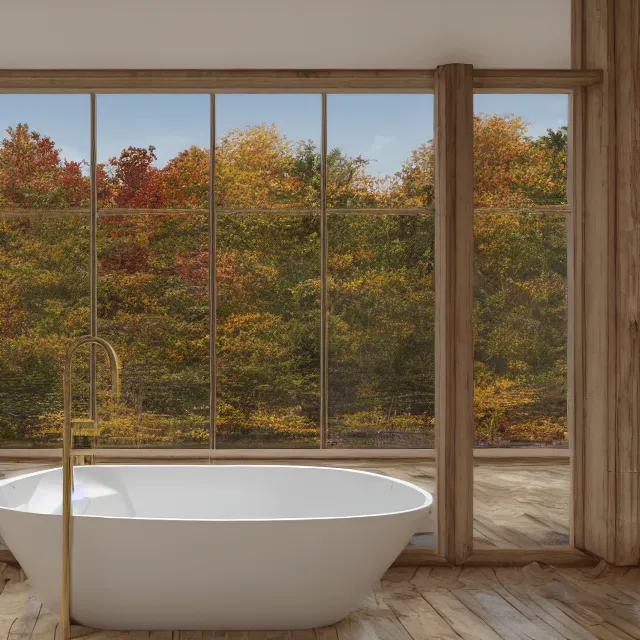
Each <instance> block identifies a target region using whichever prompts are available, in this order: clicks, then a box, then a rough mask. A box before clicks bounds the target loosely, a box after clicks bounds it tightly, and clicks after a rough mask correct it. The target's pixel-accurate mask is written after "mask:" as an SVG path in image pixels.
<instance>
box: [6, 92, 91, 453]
mask: <svg viewBox="0 0 640 640" xmlns="http://www.w3.org/2000/svg"><path fill="white" fill-rule="evenodd" d="M89 124H90V123H89V97H88V96H82V95H76V96H57V95H47V96H30V95H29V96H28V95H20V96H17V95H13V96H10V95H4V96H0V129H2V132H3V135H2V140H1V141H0V224H1V228H0V288H1V289H2V301H1V302H0V445H1V446H19V447H28V446H47V445H58V444H59V439H60V436H61V430H62V409H63V405H62V370H63V363H64V357H65V354H66V351H67V349H68V347H69V344H70V342H71V339H72V338H73V337H75V336H80V335H82V334H84V333H88V331H89V176H88V165H87V162H86V161H87V159H88V158H89V155H90V154H89V145H90V143H89ZM87 398H88V359H87V358H86V353H84V354H82V353H80V354H78V357H77V358H76V361H75V363H74V400H75V407H74V408H75V410H76V411H77V412H83V411H84V412H86V411H87Z"/></svg>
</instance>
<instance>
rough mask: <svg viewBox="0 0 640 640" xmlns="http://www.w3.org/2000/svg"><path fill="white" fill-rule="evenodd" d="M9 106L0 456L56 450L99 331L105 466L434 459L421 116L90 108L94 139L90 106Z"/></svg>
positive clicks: (371, 106)
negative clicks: (110, 452)
mask: <svg viewBox="0 0 640 640" xmlns="http://www.w3.org/2000/svg"><path fill="white" fill-rule="evenodd" d="M2 100H3V103H2V104H3V106H4V107H5V108H4V109H3V111H2V117H3V120H2V124H3V126H4V128H5V130H6V132H7V134H6V135H7V137H6V139H5V140H4V141H3V142H2V146H1V148H0V159H1V160H2V162H1V164H0V189H1V191H0V209H2V215H3V225H4V228H3V244H2V254H1V255H2V260H3V269H2V278H3V282H4V284H5V291H6V298H5V303H4V306H5V312H4V313H3V327H2V333H1V335H2V338H1V339H2V348H3V350H4V354H3V355H4V357H3V365H2V366H3V367H4V369H6V370H3V372H2V376H3V379H4V380H5V381H6V384H4V385H3V390H2V393H1V394H0V403H1V408H2V411H0V414H1V418H0V420H2V428H3V433H2V441H3V444H5V445H6V446H9V445H12V444H15V443H22V444H24V443H32V444H43V443H48V442H51V443H53V442H55V441H56V439H57V438H58V437H59V432H60V424H61V411H60V410H61V406H60V401H61V397H60V387H61V371H62V357H63V355H64V353H65V350H66V348H67V346H68V344H69V342H68V338H69V337H71V336H76V335H81V334H86V333H90V332H91V331H92V330H95V331H97V335H99V336H102V337H104V338H106V339H107V340H109V341H110V342H112V343H113V345H114V346H115V349H116V351H117V353H118V355H119V357H120V360H121V365H122V396H121V398H119V399H117V400H116V399H114V398H111V397H110V395H109V391H108V384H107V376H106V372H105V362H104V360H103V358H102V356H99V357H98V360H97V364H96V374H95V375H93V374H92V373H91V370H90V366H89V364H90V358H89V357H88V350H87V354H86V357H79V358H78V363H77V364H76V369H77V371H76V376H75V381H74V389H75V397H76V399H77V401H78V402H77V407H76V409H77V411H78V412H84V413H86V412H87V411H90V404H91V403H90V402H89V397H90V393H89V390H90V388H94V389H95V392H96V393H95V396H96V404H97V407H98V410H97V415H98V418H99V424H100V438H99V444H100V445H101V446H110V447H132V446H134V447H145V446H162V447H176V446H188V447H194V446H195V447H199V446H202V447H207V446H209V444H210V442H211V441H212V440H213V441H214V442H215V446H216V447H219V448H247V447H254V448H255V447H261V448H283V447H285V448H286V447H288V448H290V447H298V448H300V447H302V448H304V447H318V446H319V445H320V444H321V433H324V434H325V441H324V442H323V443H322V444H323V445H324V446H329V447H357V448H366V447H383V448H384V447H400V448H405V447H421V448H433V447H434V407H433V395H434V392H433V385H434V356H433V353H434V333H433V318H434V275H433V271H434V253H433V252H434V217H433V204H434V185H433V170H434V167H433V142H432V137H433V135H432V132H433V100H432V98H431V96H426V95H405V96H402V95H369V96H358V95H336V96H328V98H326V103H325V104H326V112H324V116H326V117H324V116H323V97H322V96H321V95H319V94H316V95H297V96H296V95H257V96H256V95H253V96H252V95H218V96H215V97H214V96H208V95H158V94H154V95H99V96H96V98H95V103H94V111H93V117H94V124H95V127H94V129H93V130H94V132H95V137H94V138H93V140H92V139H91V131H92V128H91V126H90V124H91V113H92V111H91V102H90V99H89V97H88V96H75V97H64V96H61V97H59V98H58V97H52V96H38V97H33V98H19V97H15V96H10V97H5V98H2ZM27 121H29V122H30V124H20V123H21V122H27ZM214 126H215V136H213V135H212V134H213V131H212V127H214ZM323 127H326V129H325V136H326V137H325V138H323ZM213 137H215V149H212V148H211V142H212V139H213ZM323 139H328V145H327V148H326V167H327V174H326V183H325V185H324V186H325V188H324V190H323V188H322V187H323V184H322V183H323V177H322V166H323V157H324V156H323V142H322V141H323ZM92 143H93V144H94V145H95V152H96V153H95V157H96V163H95V166H91V165H90V158H91V157H92V154H91V144H92ZM212 158H213V162H214V165H213V167H212V165H211V161H212ZM212 169H213V171H212ZM213 175H214V176H215V177H214V181H213V182H212V180H211V178H212V176H213ZM92 176H95V179H94V181H93V187H91V185H92V183H91V178H92ZM91 188H93V189H94V193H95V198H96V203H97V206H96V207H95V209H92V208H91V205H90V203H91ZM212 194H213V196H214V197H213V199H212V198H211V197H210V196H211V195H212ZM323 194H324V199H323ZM93 228H95V236H93V238H92V237H91V229H93ZM323 237H324V238H325V239H326V240H327V241H328V242H327V244H326V245H325V246H326V247H328V249H327V252H326V254H324V255H323V254H322V251H323V249H322V238H323ZM92 246H93V247H95V251H94V252H93V253H92V251H91V247H92ZM210 247H215V251H214V252H213V253H212V252H210ZM91 255H95V267H94V268H95V270H96V273H97V275H96V281H95V284H96V287H95V291H94V295H95V304H93V303H92V296H91V295H90V292H91V287H90V279H91V276H90V273H91V269H90V256H91ZM323 261H324V264H325V266H326V267H327V268H326V270H325V273H326V279H324V280H323V277H322V268H321V265H322V264H323ZM323 291H324V292H325V294H326V295H325V298H324V300H325V303H326V304H325V307H324V308H325V310H326V311H325V314H324V316H323V313H322V308H323V305H322V300H323ZM322 336H326V339H323V338H322ZM98 353H100V351H98ZM323 358H325V359H326V360H325V361H326V362H328V370H327V371H325V375H327V384H325V385H322V380H321V378H322V366H321V362H322V360H323ZM212 374H213V375H212ZM322 396H324V397H322ZM82 402H84V404H82ZM323 403H324V406H325V407H327V408H328V423H327V424H326V425H324V426H325V427H328V428H325V429H324V431H323V430H322V429H321V424H322V417H321V413H322V406H323Z"/></svg>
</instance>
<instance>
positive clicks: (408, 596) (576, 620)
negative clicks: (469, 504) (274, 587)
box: [0, 563, 640, 640]
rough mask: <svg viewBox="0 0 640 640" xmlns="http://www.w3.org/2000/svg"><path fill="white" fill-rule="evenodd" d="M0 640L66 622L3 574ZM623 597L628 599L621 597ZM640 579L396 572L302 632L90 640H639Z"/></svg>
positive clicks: (108, 634)
mask: <svg viewBox="0 0 640 640" xmlns="http://www.w3.org/2000/svg"><path fill="white" fill-rule="evenodd" d="M3 581H6V586H5V588H4V590H3V591H2V592H1V593H0V639H2V638H4V639H5V640H57V639H59V637H60V633H59V625H58V618H57V616H56V615H54V614H53V613H51V612H49V611H47V610H46V609H45V608H44V607H42V606H41V604H40V600H39V599H38V597H37V595H36V594H35V593H33V591H32V589H31V587H30V585H29V582H28V581H26V580H25V579H24V574H22V572H21V571H20V570H19V569H16V568H15V567H8V566H6V565H5V566H2V565H1V564H0V582H3ZM623 589H624V590H623ZM638 594H640V570H638V569H630V570H625V569H615V568H610V567H607V566H599V567H597V568H591V569H588V570H584V569H581V570H578V569H554V568H553V567H549V566H543V565H539V564H537V563H533V564H531V565H529V566H527V567H522V568H496V569H492V568H465V569H463V570H460V569H458V568H446V567H419V568H418V567H393V568H392V569H390V570H389V571H388V572H387V573H386V574H385V576H384V577H383V579H382V581H381V582H380V584H379V585H377V586H376V588H375V589H373V591H372V592H371V593H370V594H369V595H367V596H366V597H365V598H364V599H363V600H362V602H361V605H360V606H359V607H358V608H357V609H356V610H355V611H353V612H352V613H351V615H349V616H348V617H347V618H346V619H345V620H342V621H340V622H339V623H337V624H336V625H333V626H330V627H323V628H321V629H304V630H296V631H265V632H259V631H251V632H242V631H233V632H224V631H215V632H214V631H182V632H180V631H174V632H171V631H151V632H148V631H135V632H120V631H94V630H92V629H87V628H86V627H81V626H77V625H74V626H73V628H72V635H73V637H74V638H80V637H84V638H85V639H86V640H461V639H462V640H521V639H523V640H558V639H564V638H567V639H568V640H640V601H639V600H638V599H637V598H636V597H635V595H638Z"/></svg>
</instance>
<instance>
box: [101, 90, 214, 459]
mask: <svg viewBox="0 0 640 640" xmlns="http://www.w3.org/2000/svg"><path fill="white" fill-rule="evenodd" d="M97 110H98V162H99V167H98V197H99V204H98V206H99V211H98V260H99V266H98V274H99V285H98V333H99V335H100V336H102V337H104V338H106V339H107V340H109V341H111V342H112V343H113V345H114V347H115V348H116V351H117V352H118V355H119V357H120V359H121V365H122V399H121V402H120V403H117V404H115V405H113V404H112V405H111V407H110V411H109V414H108V415H106V416H105V418H104V419H103V422H102V429H101V438H102V442H101V444H102V445H103V446H125V447H126V446H146V445H150V446H151V445H155V446H174V447H175V446H189V447H193V446H208V445H209V404H210V403H209V389H210V386H209V298H208V291H209V275H208V264H209V252H208V237H209V227H208V198H209V135H210V134H209V132H210V129H209V126H210V125H209V123H210V110H209V97H208V96H200V95H198V96H190V95H171V96H169V95H154V96H145V95H135V96H133V95H109V96H99V97H98V104H97ZM100 381H101V383H102V381H103V377H102V376H101V379H100Z"/></svg>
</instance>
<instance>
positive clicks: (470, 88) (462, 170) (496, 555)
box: [0, 64, 603, 566]
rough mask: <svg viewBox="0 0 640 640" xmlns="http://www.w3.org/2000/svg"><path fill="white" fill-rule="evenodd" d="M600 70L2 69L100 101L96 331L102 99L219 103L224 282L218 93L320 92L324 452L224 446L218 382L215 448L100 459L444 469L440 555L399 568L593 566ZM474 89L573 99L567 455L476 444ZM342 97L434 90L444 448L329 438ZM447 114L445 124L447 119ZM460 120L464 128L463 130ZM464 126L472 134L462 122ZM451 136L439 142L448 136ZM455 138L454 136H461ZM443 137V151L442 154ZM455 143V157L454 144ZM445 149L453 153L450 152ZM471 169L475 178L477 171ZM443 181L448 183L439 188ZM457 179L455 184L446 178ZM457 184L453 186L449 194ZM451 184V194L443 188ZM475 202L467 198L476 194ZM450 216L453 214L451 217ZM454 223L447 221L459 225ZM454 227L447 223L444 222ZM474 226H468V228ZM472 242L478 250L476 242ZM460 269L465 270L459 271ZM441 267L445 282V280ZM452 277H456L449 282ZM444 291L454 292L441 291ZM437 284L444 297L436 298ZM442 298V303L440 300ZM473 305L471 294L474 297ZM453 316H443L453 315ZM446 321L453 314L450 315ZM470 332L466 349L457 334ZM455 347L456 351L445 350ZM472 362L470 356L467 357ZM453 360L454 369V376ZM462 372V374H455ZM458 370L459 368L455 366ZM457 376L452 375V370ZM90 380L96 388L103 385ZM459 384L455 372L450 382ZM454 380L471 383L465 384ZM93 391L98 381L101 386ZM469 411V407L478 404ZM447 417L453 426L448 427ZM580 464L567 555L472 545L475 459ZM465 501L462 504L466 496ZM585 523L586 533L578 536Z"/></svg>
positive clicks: (99, 453)
mask: <svg viewBox="0 0 640 640" xmlns="http://www.w3.org/2000/svg"><path fill="white" fill-rule="evenodd" d="M602 81H603V73H602V72H601V71H599V70H584V71H583V70H569V69H564V70H562V69H560V70H557V69H555V70H526V69H522V70H517V69H510V70H492V69H474V68H473V67H472V66H471V65H462V64H449V65H442V66H440V67H438V68H437V69H435V70H395V71H394V70H391V71H390V70H366V71H315V70H308V71H305V70H300V71H288V70H285V71H277V70H275V71H268V70H267V71H259V70H258V71H228V70H225V71H219V70H198V71H194V70H154V71H150V70H103V71H92V70H86V71H85V70H2V71H0V93H33V94H48V93H49V94H51V93H54V94H59V93H87V94H89V95H90V96H91V167H90V171H91V178H92V180H91V244H90V248H91V254H90V261H91V262H90V264H91V266H90V282H91V307H92V308H91V325H90V330H91V332H92V333H93V334H94V335H95V334H96V332H97V251H96V222H97V197H96V196H97V194H96V180H95V171H96V166H97V161H96V96H97V95H99V94H103V93H125V94H126V93H163V94H166V93H206V94H209V95H210V96H211V110H210V112H211V127H210V130H211V141H210V154H211V162H210V191H209V223H210V229H211V230H213V233H210V238H209V243H210V244H209V248H210V252H209V253H210V257H209V270H210V274H212V273H213V274H215V257H216V232H215V230H216V225H217V216H216V207H215V201H214V198H213V190H214V188H215V161H214V160H215V144H214V143H215V135H216V132H215V95H216V94H219V93H257V94H259V93H314V94H320V95H321V96H322V137H321V166H322V186H321V221H322V236H321V280H322V281H323V282H324V285H323V286H322V289H323V292H322V295H321V354H322V355H321V416H322V420H321V423H320V434H321V439H320V447H319V448H318V449H313V450H309V449H292V450H286V451H283V450H280V449H271V450H269V449H255V450H246V449H242V450H239V449H225V450H220V449H216V438H215V431H216V430H215V413H216V398H215V384H211V403H210V406H211V421H210V442H209V448H198V449H163V450H155V449H145V450H140V449H97V450H96V451H95V453H96V457H97V458H98V459H109V460H115V459H152V458H174V459H180V458H182V459H186V458H189V459H208V460H209V461H211V460H213V459H216V458H247V459H249V458H253V459H257V458H261V459H265V458H270V459H285V458H298V459H300V458H326V459H329V458H334V459H347V458H356V457H367V458H374V457H377V458H416V459H425V460H426V459H433V458H434V457H435V458H436V461H437V476H438V484H437V504H438V505H439V507H440V508H438V510H437V518H438V524H437V531H438V532H439V535H438V536H437V548H436V550H435V551H430V550H422V549H420V550H413V549H407V550H405V551H404V552H403V553H402V554H401V556H400V558H399V559H398V563H400V564H432V565H442V564H463V565H469V566H477V565H482V564H494V563H510V564H514V563H515V564H525V563H528V562H531V561H534V560H537V561H541V562H553V563H554V564H556V565H558V564H580V563H584V562H587V561H589V556H587V555H586V554H584V553H583V552H582V551H580V550H579V549H578V548H577V546H576V543H577V544H578V545H579V546H583V545H582V540H583V538H582V537H581V535H582V534H581V530H580V527H583V526H584V518H583V511H584V503H583V501H582V500H578V499H577V496H579V495H581V491H582V478H581V475H580V474H581V470H582V468H583V465H582V456H583V455H584V450H583V447H582V444H581V443H582V442H583V438H582V431H583V430H584V424H583V418H582V412H581V411H580V406H581V405H580V403H581V398H582V387H581V384H582V382H581V381H582V380H583V371H584V367H585V365H584V358H583V357H582V351H581V349H582V345H581V339H580V334H579V332H580V327H581V326H582V325H583V322H584V313H585V311H584V305H583V300H582V293H581V287H582V286H583V284H582V276H581V274H580V273H579V271H578V270H577V268H576V265H579V264H580V262H579V261H580V260H581V251H582V247H583V244H582V242H581V240H580V238H581V233H582V231H581V224H582V222H581V221H582V212H581V207H583V198H582V197H581V195H580V190H581V189H582V185H583V179H584V176H583V164H584V163H583V158H582V153H583V144H582V142H583V136H584V126H583V124H582V119H583V115H582V102H583V100H584V97H583V96H584V93H585V90H586V88H587V87H592V86H596V85H601V84H602ZM474 92H475V93H501V92H503V93H555V94H558V93H566V94H569V95H570V96H571V105H570V111H571V118H570V125H569V136H570V143H569V144H570V153H569V155H570V158H569V169H568V174H569V175H568V181H569V188H568V192H569V198H570V199H569V202H570V209H571V213H570V214H569V215H568V228H569V229H570V231H569V245H568V262H569V287H568V288H569V332H568V335H569V344H568V370H569V390H568V393H569V402H568V422H569V433H570V449H569V450H568V451H554V452H552V453H550V452H542V451H539V450H537V451H536V450H529V451H517V452H513V451H509V452H508V454H502V453H496V452H493V451H485V450H474V448H473V411H472V408H471V411H469V410H468V407H469V399H470V400H471V403H472V402H473V384H471V386H470V387H469V385H468V380H469V376H471V380H473V348H472V336H471V350H469V349H468V346H469V345H468V338H469V328H470V327H471V326H472V325H471V315H472V309H473V305H472V304H471V305H470V304H469V292H470V291H471V292H472V287H473V275H472V273H471V278H469V275H468V270H467V269H465V268H463V267H464V265H467V266H468V264H469V262H470V263H471V264H473V219H472V217H471V220H469V207H470V211H471V216H472V214H473V197H472V196H473V144H472V140H473V94H474ZM333 93H376V94H377V93H435V95H436V100H435V102H436V106H435V119H434V126H435V132H434V139H435V140H436V155H435V157H436V224H440V225H441V229H440V232H439V231H438V230H436V270H437V274H436V283H437V284H436V299H437V301H439V303H438V302H437V303H436V317H437V318H440V326H443V325H442V322H443V321H445V319H446V318H452V319H453V320H454V321H453V325H452V326H453V329H452V330H449V332H448V333H447V334H446V342H443V338H442V335H441V334H440V332H439V330H438V324H437V325H436V354H437V355H436V380H437V381H438V383H437V384H439V387H438V388H437V390H436V415H437V416H440V420H437V421H436V433H437V440H436V441H437V444H436V447H437V448H436V449H435V450H434V449H376V450H371V449H365V450H363V449H339V450H337V449H335V450H334V449H332V450H328V449H326V434H327V399H326V395H327V391H328V390H327V384H326V376H327V361H326V352H327V339H326V330H327V318H326V295H327V293H326V260H327V253H326V251H327V235H326V223H327V207H326V154H327V149H326V139H327V115H326V103H327V94H333ZM439 114H440V117H438V115H439ZM456 121H457V122H456ZM462 125H464V126H462ZM441 136H443V137H442V139H440V137H441ZM452 136H453V139H452ZM439 140H440V145H441V149H440V151H441V152H439V151H438V144H439V142H438V141H439ZM451 144H453V145H454V147H455V149H452V148H451V147H450V146H449V148H448V149H447V146H448V145H451ZM442 145H444V147H443V146H442ZM469 167H471V170H470V171H469ZM438 175H440V176H444V178H443V180H442V183H441V184H440V186H439V184H438ZM450 175H456V180H455V182H454V184H453V185H452V184H451V183H450V182H449V183H448V182H447V177H446V176H450ZM447 184H448V186H446V185H447ZM445 186H446V188H445ZM469 194H470V195H469ZM450 216H453V218H451V217H450ZM452 220H453V222H454V224H450V223H451V222H452ZM445 221H446V222H447V225H443V224H442V223H443V222H445ZM456 222H459V223H460V224H462V225H464V228H465V230H466V232H467V233H466V234H465V238H466V239H465V241H464V242H462V243H461V242H457V243H456V242H454V237H453V235H454V230H455V223H456ZM469 225H470V228H469ZM469 236H470V237H471V244H470V245H469ZM447 260H449V263H451V261H452V260H453V261H457V265H458V267H457V268H458V275H459V274H460V269H461V268H462V271H463V272H465V273H466V276H464V275H463V277H462V279H461V280H459V281H458V285H459V284H460V283H462V285H463V286H454V285H455V283H456V280H455V278H456V275H455V274H456V269H454V270H453V272H452V271H451V264H449V266H448V268H447ZM460 265H463V267H461V266H460ZM438 270H439V271H440V274H439V275H438ZM452 273H453V279H451V278H452V275H451V274H452ZM209 281H210V284H209V286H210V292H209V293H210V329H211V334H210V335H211V340H210V368H211V375H212V380H215V379H216V365H215V321H216V317H215V316H216V303H215V300H216V298H215V295H216V283H215V278H214V277H210V279H209ZM443 284H445V285H446V288H444V287H443ZM438 288H440V290H441V294H438ZM438 296H440V297H438ZM471 300H472V297H471ZM445 312H446V313H445ZM447 314H448V315H447ZM461 331H462V332H463V333H464V336H463V344H466V348H465V349H463V350H462V351H460V349H459V345H460V342H459V340H460V337H461V333H460V332H461ZM447 345H448V347H447ZM469 354H470V355H469ZM447 364H448V366H449V368H447ZM453 365H455V366H453ZM452 366H453V368H452ZM449 371H453V372H454V373H449ZM94 375H95V374H94V373H92V376H93V378H92V381H94V380H95V377H94ZM452 376H454V377H453V378H452ZM456 380H458V381H462V382H461V384H456V383H455V382H456ZM93 386H94V385H93V384H92V387H93ZM461 393H462V394H463V396H464V401H465V406H466V407H467V409H466V410H465V412H464V415H463V419H462V420H459V419H453V418H452V417H451V416H449V414H448V413H447V411H451V408H452V407H455V406H456V403H459V401H460V394H461ZM471 407H472V404H471ZM91 410H92V412H93V413H94V414H95V411H96V408H95V393H92V400H91ZM442 416H444V419H442ZM59 455H60V450H56V449H47V450H44V449H41V450H33V449H13V450H0V458H21V457H31V458H46V457H58V456H59ZM503 455H507V457H513V458H515V457H528V458H536V457H565V458H566V457H571V459H572V496H573V499H572V505H573V508H572V513H571V516H570V520H571V534H570V544H569V546H568V547H551V548H546V549H539V550H538V549H531V550H526V549H525V550H523V549H496V550H484V551H474V550H473V548H472V546H473V545H472V537H473V512H472V505H473V460H474V458H491V457H503ZM461 496H462V499H461ZM576 526H578V529H576Z"/></svg>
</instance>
